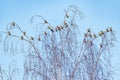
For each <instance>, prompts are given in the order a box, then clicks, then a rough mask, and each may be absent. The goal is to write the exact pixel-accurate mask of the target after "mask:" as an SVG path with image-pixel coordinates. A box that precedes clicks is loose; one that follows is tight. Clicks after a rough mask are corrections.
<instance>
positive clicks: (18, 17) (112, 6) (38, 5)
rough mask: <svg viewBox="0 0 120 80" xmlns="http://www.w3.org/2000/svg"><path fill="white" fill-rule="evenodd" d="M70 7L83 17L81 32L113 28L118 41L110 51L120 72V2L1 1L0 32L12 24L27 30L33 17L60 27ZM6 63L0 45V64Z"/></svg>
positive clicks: (117, 79) (113, 63) (108, 0)
mask: <svg viewBox="0 0 120 80" xmlns="http://www.w3.org/2000/svg"><path fill="white" fill-rule="evenodd" d="M69 5H76V6H78V7H79V9H80V10H81V12H82V13H83V14H84V16H85V19H84V20H83V21H82V22H81V23H80V27H81V30H84V29H85V28H88V27H91V28H92V29H93V30H94V31H99V30H101V29H105V28H106V27H109V26H112V27H113V29H114V30H115V31H116V37H117V41H116V47H115V48H113V49H112V53H113V55H114V56H113V59H112V65H113V66H117V68H116V69H117V71H118V72H120V51H119V49H120V0H59V1H58V0H0V31H3V30H5V27H6V25H7V24H8V23H10V22H12V21H15V22H16V23H18V24H19V25H20V26H21V27H22V28H23V29H28V28H29V29H30V23H29V20H30V18H31V17H32V16H33V15H41V16H43V17H44V18H45V19H47V20H48V21H49V22H50V23H51V24H53V25H57V24H61V23H62V20H63V15H64V13H65V12H64V10H65V9H67V8H68V6H69ZM8 60H9V59H7V57H5V55H4V54H3V49H2V46H0V64H4V65H5V64H6V63H8V62H9V61H10V60H9V61H8ZM19 61H20V60H19ZM21 63H22V60H21ZM19 65H21V64H19ZM115 79H116V80H119V79H120V78H118V77H116V78H115Z"/></svg>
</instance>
